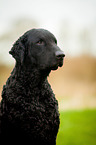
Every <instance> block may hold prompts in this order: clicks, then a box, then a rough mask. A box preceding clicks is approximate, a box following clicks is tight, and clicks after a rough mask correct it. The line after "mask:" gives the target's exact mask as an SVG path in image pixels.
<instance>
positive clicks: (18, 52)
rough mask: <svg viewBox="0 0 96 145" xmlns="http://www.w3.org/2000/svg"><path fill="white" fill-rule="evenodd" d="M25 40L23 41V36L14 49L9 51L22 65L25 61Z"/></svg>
mask: <svg viewBox="0 0 96 145" xmlns="http://www.w3.org/2000/svg"><path fill="white" fill-rule="evenodd" d="M24 44H25V39H23V36H22V37H20V38H19V39H18V40H17V41H16V42H15V43H14V45H13V47H12V49H11V50H10V51H9V54H11V55H12V56H13V57H14V58H15V60H16V62H17V63H20V64H22V63H23V61H24V55H25V45H24Z"/></svg>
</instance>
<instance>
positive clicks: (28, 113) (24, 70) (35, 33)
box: [0, 29, 65, 145]
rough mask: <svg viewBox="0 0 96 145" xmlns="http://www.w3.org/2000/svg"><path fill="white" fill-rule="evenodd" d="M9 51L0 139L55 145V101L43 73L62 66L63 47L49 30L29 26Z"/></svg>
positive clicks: (12, 141)
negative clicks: (9, 70) (11, 64)
mask: <svg viewBox="0 0 96 145" xmlns="http://www.w3.org/2000/svg"><path fill="white" fill-rule="evenodd" d="M9 53H10V54H11V55H12V56H13V57H14V58H15V60H16V65H15V67H14V69H13V71H12V73H11V76H10V77H9V78H8V80H7V82H6V85H4V87H3V91H2V101H1V104H0V142H2V144H4V141H7V144H8V143H10V144H16V143H19V144H20V143H23V142H24V141H25V142H26V143H27V144H32V145H40V144H41V145H56V136H57V132H58V128H59V123H60V120H59V112H58V102H57V100H56V98H55V95H54V93H53V91H52V89H51V86H50V85H49V83H48V81H47V76H48V75H49V73H50V71H51V70H56V69H57V68H58V67H62V65H63V58H64V56H65V55H64V53H63V51H61V50H60V48H59V47H58V46H57V40H56V38H55V37H54V35H53V34H52V33H50V32H49V31H47V30H44V29H32V30H30V31H27V32H26V33H25V34H24V35H23V36H21V37H20V38H19V39H18V40H17V41H16V42H15V44H14V45H13V47H12V49H11V51H10V52H9Z"/></svg>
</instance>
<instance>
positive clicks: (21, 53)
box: [9, 29, 65, 70]
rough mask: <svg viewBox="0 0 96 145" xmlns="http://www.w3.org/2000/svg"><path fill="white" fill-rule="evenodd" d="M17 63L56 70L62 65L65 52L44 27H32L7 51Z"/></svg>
mask: <svg viewBox="0 0 96 145" xmlns="http://www.w3.org/2000/svg"><path fill="white" fill-rule="evenodd" d="M9 53H10V54H11V55H12V56H13V57H14V58H15V59H16V62H17V63H18V65H25V66H32V67H37V68H38V69H40V70H45V69H49V70H56V69H57V68H58V67H61V66H62V65H63V58H64V56H65V54H64V53H63V51H61V49H60V48H59V47H58V46H57V40H56V38H55V36H54V35H53V34H52V33H50V32H49V31H47V30H44V29H32V30H30V31H27V32H26V33H25V34H24V35H23V36H21V37H20V38H19V39H18V40H17V41H16V43H15V44H14V45H13V47H12V49H11V51H10V52H9Z"/></svg>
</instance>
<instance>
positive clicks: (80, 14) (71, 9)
mask: <svg viewBox="0 0 96 145" xmlns="http://www.w3.org/2000/svg"><path fill="white" fill-rule="evenodd" d="M19 17H29V18H33V19H36V20H37V21H38V22H40V23H41V24H43V25H44V24H47V27H52V25H51V24H55V23H58V21H60V20H63V19H66V20H69V21H70V22H72V23H74V25H77V27H79V26H82V25H89V24H90V23H92V22H94V21H96V0H0V31H3V28H4V27H6V26H7V25H8V23H11V21H13V20H15V19H17V18H19ZM54 27H55V26H54Z"/></svg>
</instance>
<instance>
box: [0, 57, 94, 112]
mask: <svg viewBox="0 0 96 145" xmlns="http://www.w3.org/2000/svg"><path fill="white" fill-rule="evenodd" d="M13 67H14V66H10V67H8V66H3V65H1V66H0V92H1V90H2V86H3V85H4V84H5V82H6V80H7V78H8V76H9V75H10V72H11V71H12V69H13ZM48 79H49V82H50V84H51V86H52V89H53V90H54V93H55V94H56V97H57V99H58V100H59V108H60V109H61V110H65V109H80V108H83V109H84V108H96V58H94V57H91V56H79V57H73V58H72V57H68V58H66V57H65V60H64V66H63V67H62V68H59V69H58V70H57V71H52V72H51V74H50V75H49V77H48Z"/></svg>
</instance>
